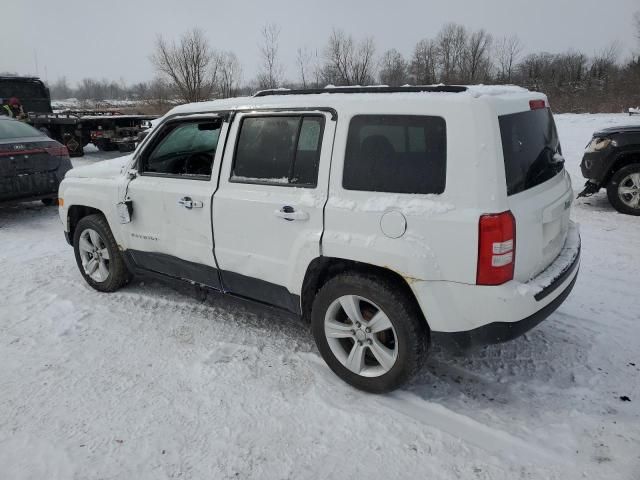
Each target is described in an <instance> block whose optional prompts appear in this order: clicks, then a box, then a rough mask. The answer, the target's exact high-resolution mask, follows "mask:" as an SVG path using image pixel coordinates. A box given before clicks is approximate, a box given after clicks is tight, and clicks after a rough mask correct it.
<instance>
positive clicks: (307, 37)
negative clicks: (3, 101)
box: [0, 0, 640, 82]
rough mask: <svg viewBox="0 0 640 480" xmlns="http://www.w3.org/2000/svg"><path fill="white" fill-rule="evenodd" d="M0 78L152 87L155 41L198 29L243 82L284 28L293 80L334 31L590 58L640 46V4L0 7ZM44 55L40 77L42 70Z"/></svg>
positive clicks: (202, 1)
mask: <svg viewBox="0 0 640 480" xmlns="http://www.w3.org/2000/svg"><path fill="white" fill-rule="evenodd" d="M1 3H2V7H1V8H0V11H1V14H0V18H2V26H1V27H0V71H10V72H18V73H20V74H35V73H38V74H39V75H40V76H41V77H43V78H44V77H45V76H46V77H47V78H48V80H49V81H50V82H53V81H55V80H56V79H57V78H58V77H60V76H63V75H64V76H66V77H67V78H68V79H69V80H70V81H72V82H75V81H78V80H80V79H82V78H84V77H95V78H108V79H115V80H119V79H124V80H125V81H127V82H138V81H144V80H149V79H151V78H152V77H153V74H154V72H153V67H152V65H151V63H150V61H149V55H150V53H151V52H152V51H153V46H154V42H155V38H156V36H157V34H159V33H161V34H163V35H164V36H165V37H167V38H177V37H178V36H179V35H180V34H181V33H182V32H184V31H185V30H188V29H190V28H192V27H200V28H201V29H203V30H204V31H205V32H206V34H207V36H208V38H209V40H210V41H211V44H212V45H213V46H214V47H216V48H219V49H221V50H232V51H234V52H235V53H236V55H238V57H239V59H240V62H241V63H242V67H243V72H244V79H245V80H249V79H252V78H253V77H254V76H255V74H256V72H257V71H258V65H257V64H258V62H259V52H258V43H259V41H260V28H261V27H262V26H263V25H264V24H265V23H267V22H273V23H277V24H278V25H280V27H281V35H280V40H281V45H280V52H281V58H282V61H283V63H284V64H285V66H286V75H287V77H289V78H292V79H295V78H296V71H295V67H294V63H295V56H296V49H297V47H298V46H305V45H306V46H308V47H310V48H322V47H323V45H324V44H325V43H326V40H327V37H328V36H329V34H330V32H331V30H332V28H334V27H337V28H342V29H344V30H345V31H347V32H348V33H351V34H353V35H354V37H356V38H359V37H364V36H373V37H374V38H375V41H376V46H377V52H378V53H382V52H383V51H384V50H386V49H388V48H392V47H393V48H397V49H398V50H400V51H401V52H402V53H403V54H405V55H407V56H408V55H409V54H410V53H411V51H412V49H413V46H414V45H415V43H416V42H417V41H418V40H420V39H422V38H425V37H433V36H435V34H436V33H437V32H438V30H439V29H440V27H441V26H442V25H443V24H444V23H446V22H452V21H453V22H457V23H460V24H463V25H466V26H468V27H471V28H474V29H478V28H485V29H486V30H488V31H489V32H490V33H492V34H493V35H494V36H495V37H500V36H503V35H510V34H514V33H515V34H518V35H519V36H520V38H521V39H522V41H523V43H524V44H525V47H526V50H527V51H542V50H545V51H549V52H559V51H563V50H567V49H579V50H582V51H584V52H586V53H589V54H591V53H593V52H595V51H597V50H599V49H601V48H603V47H604V46H606V45H607V44H609V43H610V42H612V41H616V40H617V41H619V42H620V44H621V46H622V47H623V53H624V55H625V56H626V55H628V54H629V53H630V52H631V50H632V49H633V48H635V46H636V42H635V38H634V33H633V26H632V14H633V12H634V11H635V10H640V2H638V0H610V1H609V2H603V1H602V0H536V1H530V0H529V1H526V0H483V1H476V0H467V1H462V0H446V1H437V2H434V1H427V0H422V1H420V0H415V1H409V0H384V1H379V0H368V1H361V0H351V1H349V0H341V1H340V0H322V1H304V0H270V1H268V2H265V1H252V0H244V1H235V2H234V1H225V2H219V1H214V0H106V1H101V0H1ZM36 58H37V72H36Z"/></svg>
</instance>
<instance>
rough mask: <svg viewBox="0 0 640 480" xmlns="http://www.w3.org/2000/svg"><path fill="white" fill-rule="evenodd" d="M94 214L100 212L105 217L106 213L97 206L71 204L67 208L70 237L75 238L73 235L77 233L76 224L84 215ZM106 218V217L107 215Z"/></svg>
mask: <svg viewBox="0 0 640 480" xmlns="http://www.w3.org/2000/svg"><path fill="white" fill-rule="evenodd" d="M93 214H100V215H102V216H103V217H104V216H105V215H104V213H103V212H102V211H100V210H98V209H97V208H94V207H88V206H86V205H71V206H70V207H69V208H68V210H67V231H68V232H69V238H70V239H73V235H74V234H75V229H76V226H77V225H78V222H79V221H80V220H82V219H83V218H84V217H87V216H89V215H93ZM105 218H106V217H105Z"/></svg>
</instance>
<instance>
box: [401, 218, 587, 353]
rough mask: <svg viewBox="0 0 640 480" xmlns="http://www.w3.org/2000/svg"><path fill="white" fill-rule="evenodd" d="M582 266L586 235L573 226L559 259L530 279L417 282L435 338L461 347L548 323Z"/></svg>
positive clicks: (415, 288)
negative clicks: (493, 283) (500, 282)
mask: <svg viewBox="0 0 640 480" xmlns="http://www.w3.org/2000/svg"><path fill="white" fill-rule="evenodd" d="M579 267H580V235H579V233H578V228H577V226H575V225H572V227H571V228H570V233H569V234H568V235H567V240H566V242H565V246H564V247H563V249H562V251H561V252H560V254H559V255H558V257H557V258H556V260H555V261H554V262H553V263H552V264H551V265H549V266H548V267H547V269H545V270H544V271H543V272H542V273H540V274H539V275H538V276H537V277H535V278H534V279H533V280H531V281H530V282H528V283H521V282H518V281H515V280H512V281H510V282H507V283H505V284H503V285H499V286H494V287H491V286H478V285H469V284H463V283H455V282H442V281H440V282H414V283H413V284H412V285H411V288H412V289H413V291H414V293H415V295H416V298H417V299H418V303H419V304H420V307H421V308H422V311H423V313H424V316H425V318H426V319H427V322H428V324H429V327H430V330H431V338H432V340H433V341H434V342H441V343H449V344H450V343H454V344H456V345H458V346H461V347H469V346H473V345H486V344H492V343H500V342H504V341H507V340H511V339H513V338H515V337H517V336H519V335H522V334H523V333H525V332H526V331H528V330H530V329H531V328H533V327H535V326H536V325H537V324H539V323H540V322H542V321H543V320H544V319H545V318H547V317H548V316H549V315H551V313H553V312H554V311H555V310H556V309H557V308H558V307H559V306H560V305H561V304H562V302H563V301H564V300H565V299H566V298H567V296H568V295H569V293H570V292H571V290H572V288H573V286H574V285H575V282H576V279H577V275H578V270H579Z"/></svg>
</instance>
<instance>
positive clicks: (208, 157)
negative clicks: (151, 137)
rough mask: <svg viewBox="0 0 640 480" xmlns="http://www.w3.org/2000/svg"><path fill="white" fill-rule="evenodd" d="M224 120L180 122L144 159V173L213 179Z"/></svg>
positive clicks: (169, 126)
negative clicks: (212, 173) (213, 168)
mask: <svg viewBox="0 0 640 480" xmlns="http://www.w3.org/2000/svg"><path fill="white" fill-rule="evenodd" d="M221 125H222V122H221V120H207V121H200V122H176V123H174V124H172V125H168V126H167V127H166V128H167V131H166V132H165V133H164V135H162V136H161V138H160V140H159V141H157V142H156V144H155V146H154V147H152V150H151V153H150V154H149V155H148V156H146V158H145V159H144V160H143V173H149V174H160V175H171V176H174V175H178V176H185V177H196V178H210V177H211V169H212V166H213V158H214V156H215V153H216V147H217V145H218V137H219V136H220V127H221Z"/></svg>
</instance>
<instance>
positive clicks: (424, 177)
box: [342, 115, 447, 194]
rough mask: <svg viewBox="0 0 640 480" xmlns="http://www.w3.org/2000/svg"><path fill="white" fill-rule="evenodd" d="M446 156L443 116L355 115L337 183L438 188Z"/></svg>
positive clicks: (377, 188) (400, 189)
mask: <svg viewBox="0 0 640 480" xmlns="http://www.w3.org/2000/svg"><path fill="white" fill-rule="evenodd" d="M446 161H447V137H446V124H445V121H444V119H443V118H441V117H434V116H415V115H357V116H355V117H353V118H352V119H351V123H350V124H349V133H348V137H347V149H346V152H345V160H344V174H343V179H342V186H343V188H345V189H346V190H362V191H370V192H389V193H417V194H426V193H436V194H437V193H442V192H444V188H445V180H446Z"/></svg>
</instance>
